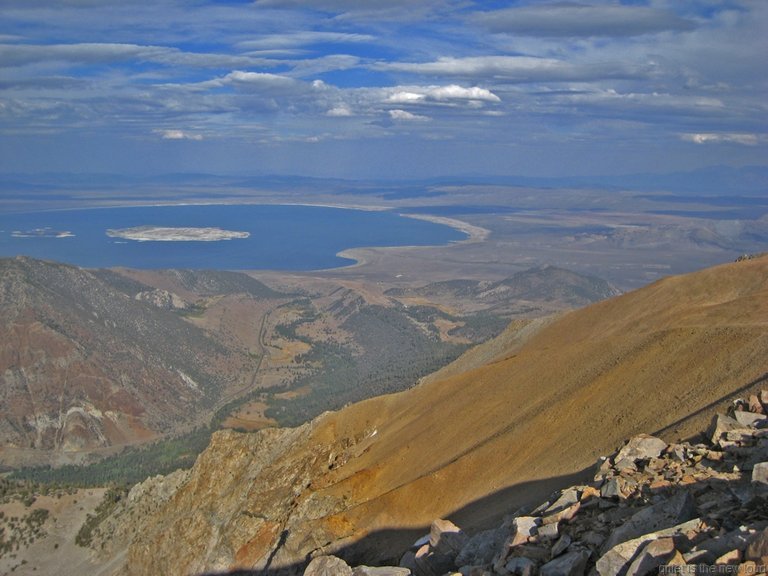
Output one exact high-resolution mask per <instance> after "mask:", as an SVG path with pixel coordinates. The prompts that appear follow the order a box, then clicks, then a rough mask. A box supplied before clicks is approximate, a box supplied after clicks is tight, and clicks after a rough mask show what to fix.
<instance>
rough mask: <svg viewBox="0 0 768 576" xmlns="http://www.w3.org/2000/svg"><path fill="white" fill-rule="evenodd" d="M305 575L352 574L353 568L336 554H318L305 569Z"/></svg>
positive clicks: (331, 575)
mask: <svg viewBox="0 0 768 576" xmlns="http://www.w3.org/2000/svg"><path fill="white" fill-rule="evenodd" d="M304 576H352V568H350V567H349V565H348V564H347V563H346V562H344V560H342V559H341V558H336V556H318V557H317V558H313V559H312V561H311V562H310V563H309V566H307V568H306V570H304Z"/></svg>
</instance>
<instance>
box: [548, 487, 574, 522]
mask: <svg viewBox="0 0 768 576" xmlns="http://www.w3.org/2000/svg"><path fill="white" fill-rule="evenodd" d="M579 500H580V498H579V492H578V490H576V488H568V489H567V490H563V492H562V494H561V495H560V498H558V499H557V500H555V502H554V503H553V504H552V505H551V506H550V507H549V508H547V509H546V510H544V514H543V515H547V516H548V515H549V514H553V513H555V512H560V511H561V510H564V509H566V508H568V507H569V506H572V505H573V504H576V502H578V501H579Z"/></svg>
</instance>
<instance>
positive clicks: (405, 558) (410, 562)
mask: <svg viewBox="0 0 768 576" xmlns="http://www.w3.org/2000/svg"><path fill="white" fill-rule="evenodd" d="M399 567H400V568H408V570H410V571H411V572H412V573H413V574H416V553H415V552H414V551H413V550H408V551H407V552H406V553H405V554H403V555H402V557H401V558H400V564H399Z"/></svg>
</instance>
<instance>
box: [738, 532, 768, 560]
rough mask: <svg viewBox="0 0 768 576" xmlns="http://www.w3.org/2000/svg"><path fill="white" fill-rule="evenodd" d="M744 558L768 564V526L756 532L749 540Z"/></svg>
mask: <svg viewBox="0 0 768 576" xmlns="http://www.w3.org/2000/svg"><path fill="white" fill-rule="evenodd" d="M744 559H745V560H747V561H750V560H751V561H753V562H755V563H756V564H759V565H762V566H765V565H766V564H768V528H765V529H763V530H761V531H760V532H758V533H757V534H755V535H754V536H753V537H752V538H751V540H750V541H749V545H748V546H747V549H746V551H745V552H744Z"/></svg>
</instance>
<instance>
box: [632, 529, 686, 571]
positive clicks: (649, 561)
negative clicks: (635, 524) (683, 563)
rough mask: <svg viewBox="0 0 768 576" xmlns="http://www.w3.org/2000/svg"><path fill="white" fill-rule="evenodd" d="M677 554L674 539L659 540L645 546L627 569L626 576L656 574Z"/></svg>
mask: <svg viewBox="0 0 768 576" xmlns="http://www.w3.org/2000/svg"><path fill="white" fill-rule="evenodd" d="M675 554H677V550H676V549H675V541H674V540H673V539H672V538H659V539H658V540H652V541H650V542H648V543H647V544H645V545H644V546H643V547H642V548H641V549H640V551H639V552H638V553H637V555H636V556H635V559H634V560H633V561H632V563H631V564H630V565H629V568H627V573H626V576H645V575H646V574H656V573H658V572H659V566H662V565H664V564H667V563H668V562H669V560H671V559H672V557H673V556H675Z"/></svg>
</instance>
